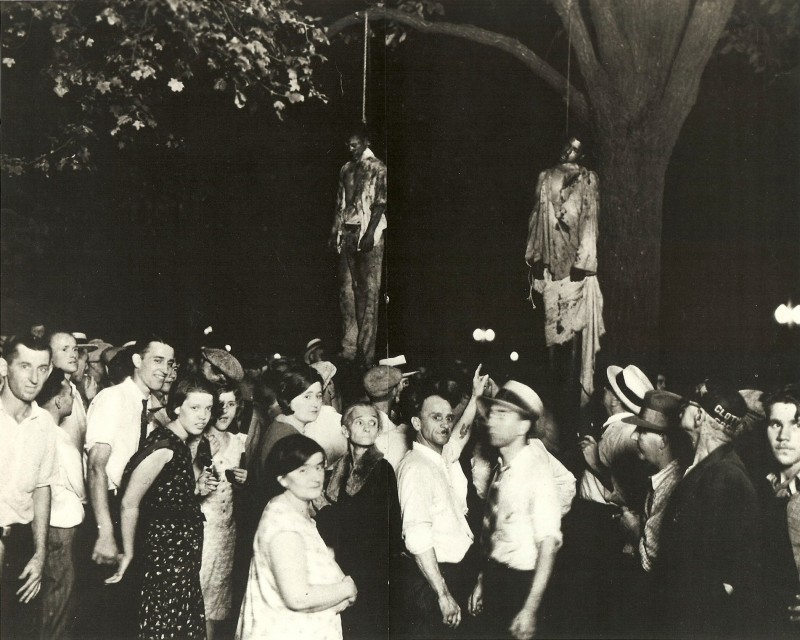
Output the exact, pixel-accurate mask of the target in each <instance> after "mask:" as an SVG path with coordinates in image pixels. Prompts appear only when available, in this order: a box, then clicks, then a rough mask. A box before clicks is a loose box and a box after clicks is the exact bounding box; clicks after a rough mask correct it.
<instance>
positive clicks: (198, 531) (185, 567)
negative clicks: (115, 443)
mask: <svg viewBox="0 0 800 640" xmlns="http://www.w3.org/2000/svg"><path fill="white" fill-rule="evenodd" d="M162 448H167V449H170V450H171V451H172V452H173V454H174V455H173V456H172V459H171V460H170V461H169V462H168V463H167V464H166V465H164V468H163V469H162V471H161V473H159V474H158V476H157V477H156V479H155V481H154V482H153V484H152V486H151V487H150V489H149V490H148V491H147V493H146V494H145V496H144V498H143V499H142V503H141V505H140V507H139V527H138V529H137V534H136V536H137V555H138V557H139V562H140V565H139V571H140V574H141V580H142V601H141V604H140V607H139V637H140V638H147V639H150V638H153V639H162V638H203V639H204V638H205V637H206V629H205V615H204V608H203V595H202V592H201V588H200V560H201V556H202V548H203V515H202V513H201V511H200V505H199V503H198V500H197V498H196V496H195V495H194V487H195V478H194V472H193V470H192V458H191V454H190V452H189V448H188V447H187V446H186V444H184V442H183V441H182V440H181V439H180V438H179V437H178V436H177V435H175V434H174V433H172V431H170V430H169V429H166V428H164V427H159V428H157V429H155V430H154V431H153V432H152V433H151V434H150V435H149V436H148V438H147V440H146V442H145V447H144V448H143V449H142V451H141V452H140V454H137V455H136V456H134V458H133V459H132V460H131V463H129V467H130V468H129V469H126V476H127V475H129V473H131V472H132V471H133V468H135V466H136V464H138V462H140V461H141V460H142V459H144V457H146V456H147V455H149V454H148V452H150V453H152V451H155V450H156V449H162Z"/></svg>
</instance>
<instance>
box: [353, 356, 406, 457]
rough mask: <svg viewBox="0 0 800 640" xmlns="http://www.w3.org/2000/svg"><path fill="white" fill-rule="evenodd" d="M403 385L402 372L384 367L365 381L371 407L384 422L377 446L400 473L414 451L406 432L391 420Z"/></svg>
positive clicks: (383, 365)
mask: <svg viewBox="0 0 800 640" xmlns="http://www.w3.org/2000/svg"><path fill="white" fill-rule="evenodd" d="M402 381H403V374H402V372H401V371H400V369H398V368H397V367H389V366H387V365H385V364H379V365H377V366H375V367H372V368H371V369H369V370H368V371H367V372H366V373H365V374H364V379H363V383H364V390H365V391H366V392H367V397H368V398H369V403H370V404H371V405H372V406H373V407H375V410H376V411H377V412H378V418H379V419H380V422H381V424H380V432H379V433H378V439H377V440H375V446H376V447H378V449H380V450H381V452H382V453H383V455H384V457H385V458H386V460H387V461H388V462H389V464H391V465H392V467H393V468H394V469H397V465H399V464H400V461H401V460H402V459H403V456H404V455H406V452H407V451H408V450H409V449H410V448H411V443H410V441H409V434H408V433H407V432H406V430H405V428H398V426H397V425H396V424H395V423H394V422H392V420H391V418H390V417H389V414H390V412H391V411H392V407H394V405H395V402H397V399H398V397H399V395H400V389H401V384H400V383H401V382H402Z"/></svg>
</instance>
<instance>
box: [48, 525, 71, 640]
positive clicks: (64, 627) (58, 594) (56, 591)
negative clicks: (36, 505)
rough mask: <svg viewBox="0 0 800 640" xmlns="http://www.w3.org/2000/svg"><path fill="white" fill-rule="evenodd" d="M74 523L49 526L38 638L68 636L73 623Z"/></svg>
mask: <svg viewBox="0 0 800 640" xmlns="http://www.w3.org/2000/svg"><path fill="white" fill-rule="evenodd" d="M77 530H78V527H77V526H75V527H68V528H63V529H62V528H60V527H50V529H49V531H48V533H47V558H46V560H45V563H44V573H43V575H42V594H41V596H40V597H41V599H42V631H41V638H42V640H59V639H61V638H67V637H70V636H71V630H72V627H73V625H74V623H75V604H76V602H75V600H76V598H75V595H76V594H75V556H76V549H75V534H76V532H77Z"/></svg>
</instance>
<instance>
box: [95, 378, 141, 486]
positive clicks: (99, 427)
mask: <svg viewBox="0 0 800 640" xmlns="http://www.w3.org/2000/svg"><path fill="white" fill-rule="evenodd" d="M146 399H148V395H145V394H143V393H142V392H141V391H140V390H139V387H137V386H136V383H135V382H134V381H133V379H132V378H125V380H124V381H123V382H121V383H120V384H118V385H116V386H114V387H109V388H108V389H103V390H102V391H101V392H100V393H98V394H97V396H95V399H94V400H93V401H92V404H90V405H89V411H88V414H87V427H86V451H87V453H88V452H90V451H91V450H92V447H93V446H94V445H96V444H107V445H109V446H110V447H111V455H110V456H109V458H108V464H107V465H106V474H107V475H108V488H109V490H112V489H117V488H119V484H120V482H121V481H122V472H123V471H125V465H127V464H128V460H130V459H131V457H132V456H133V454H134V453H136V450H137V449H138V448H139V435H140V431H141V419H142V401H143V400H146Z"/></svg>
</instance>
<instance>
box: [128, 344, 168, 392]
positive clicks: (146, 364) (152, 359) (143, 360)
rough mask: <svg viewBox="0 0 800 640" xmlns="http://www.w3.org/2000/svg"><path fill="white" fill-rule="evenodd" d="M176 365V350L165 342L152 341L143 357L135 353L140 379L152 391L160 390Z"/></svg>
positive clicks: (135, 364) (135, 362)
mask: <svg viewBox="0 0 800 640" xmlns="http://www.w3.org/2000/svg"><path fill="white" fill-rule="evenodd" d="M174 365H175V351H174V350H173V348H172V347H171V346H169V345H168V344H164V343H163V342H151V343H150V344H149V345H147V349H146V350H145V352H144V353H143V354H142V356H141V357H139V356H138V355H134V366H135V367H136V370H137V371H138V374H139V379H140V380H141V381H142V382H143V383H144V385H145V386H146V387H147V388H148V389H150V391H160V390H161V387H162V386H164V381H165V380H166V379H167V376H169V374H170V373H171V372H172V368H173V367H174Z"/></svg>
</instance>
